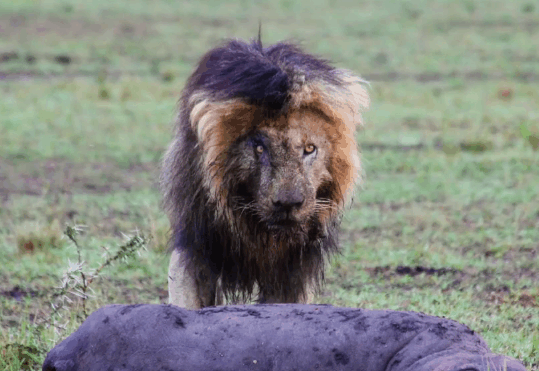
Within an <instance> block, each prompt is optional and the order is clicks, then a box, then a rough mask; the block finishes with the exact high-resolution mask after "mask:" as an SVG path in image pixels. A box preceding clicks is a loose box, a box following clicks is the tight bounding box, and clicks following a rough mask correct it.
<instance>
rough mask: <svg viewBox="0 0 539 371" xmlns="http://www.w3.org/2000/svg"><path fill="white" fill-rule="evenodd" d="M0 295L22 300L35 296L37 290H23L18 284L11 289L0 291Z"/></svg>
mask: <svg viewBox="0 0 539 371" xmlns="http://www.w3.org/2000/svg"><path fill="white" fill-rule="evenodd" d="M0 295H1V296H4V297H6V298H11V299H15V300H16V301H22V300H23V299H24V298H25V297H31V298H35V297H36V296H37V295H38V292H37V291H33V290H25V289H22V288H20V287H19V286H15V287H13V288H12V289H11V290H5V291H0Z"/></svg>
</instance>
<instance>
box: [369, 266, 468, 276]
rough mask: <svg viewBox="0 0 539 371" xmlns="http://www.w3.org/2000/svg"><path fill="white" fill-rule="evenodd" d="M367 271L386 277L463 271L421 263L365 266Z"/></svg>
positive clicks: (446, 273)
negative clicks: (422, 264) (394, 265)
mask: <svg viewBox="0 0 539 371" xmlns="http://www.w3.org/2000/svg"><path fill="white" fill-rule="evenodd" d="M365 270H366V271H367V272H369V273H370V274H372V275H383V276H384V277H390V276H412V277H415V276H417V275H420V274H425V275H426V276H444V275H448V274H456V273H462V272H461V271H459V270H458V269H454V268H432V267H424V266H421V265H418V266H415V267H409V266H404V265H399V266H397V267H390V266H388V265H386V266H383V267H381V266H378V267H373V268H365Z"/></svg>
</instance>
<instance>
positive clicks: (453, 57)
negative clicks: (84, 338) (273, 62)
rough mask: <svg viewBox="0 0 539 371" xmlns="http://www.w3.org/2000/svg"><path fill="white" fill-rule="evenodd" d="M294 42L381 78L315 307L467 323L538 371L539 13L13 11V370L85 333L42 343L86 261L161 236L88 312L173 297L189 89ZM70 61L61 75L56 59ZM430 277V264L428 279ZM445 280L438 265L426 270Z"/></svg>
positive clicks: (6, 328)
mask: <svg viewBox="0 0 539 371" xmlns="http://www.w3.org/2000/svg"><path fill="white" fill-rule="evenodd" d="M259 20H260V21H261V22H262V33H263V39H264V42H265V43H267V44H269V43H273V42H276V41H278V40H282V39H295V40H300V41H302V42H303V45H304V47H305V48H306V49H307V50H308V51H310V52H312V53H316V54H319V55H323V56H325V57H327V58H330V59H332V60H334V61H335V62H336V64H337V65H338V66H341V67H346V68H349V69H352V70H354V71H356V72H358V73H360V74H362V75H363V76H365V77H366V78H367V79H369V80H370V81H371V88H370V92H371V96H372V101H373V104H372V108H371V110H370V111H369V112H368V113H367V114H366V115H365V118H366V125H365V128H364V129H363V130H361V131H360V132H358V139H359V142H360V145H361V148H362V156H363V172H364V177H363V178H364V182H363V184H362V185H361V186H360V187H358V192H357V194H356V197H355V202H354V204H353V206H352V207H351V208H350V209H349V210H348V211H347V213H346V215H345V219H344V222H343V227H342V229H343V234H342V243H341V244H342V248H343V254H342V255H341V256H339V257H337V258H336V259H334V261H333V262H332V265H331V268H330V271H329V274H328V277H327V284H326V286H325V288H324V290H323V292H322V293H321V294H320V296H319V297H318V301H320V302H324V303H331V304H335V305H345V306H354V307H364V308H370V309H378V308H391V309H396V310H414V311H422V312H426V313H429V314H433V315H438V316H446V317H450V318H453V319H456V320H458V321H461V322H463V323H465V324H467V325H468V326H470V327H471V328H472V329H474V330H476V331H477V332H479V333H481V334H482V335H483V336H484V337H485V339H486V340H487V342H488V344H489V345H490V347H491V348H492V350H493V351H495V352H500V353H504V354H508V355H511V356H514V357H516V358H519V359H521V360H523V361H524V362H525V364H526V366H527V367H528V369H530V370H539V199H538V197H537V194H538V191H537V190H538V189H539V186H538V184H539V151H538V147H539V108H538V107H539V90H538V88H537V87H538V85H537V84H538V81H539V64H538V63H537V61H538V60H539V54H538V51H537V48H536V47H535V45H536V41H537V40H538V39H539V6H537V5H535V3H534V2H533V1H529V0H527V1H526V0H525V1H513V2H508V1H501V0H490V1H479V0H475V1H474V0H463V1H447V0H445V1H444V0H437V1H426V0H409V1H400V2H393V1H390V0H380V1H377V2H358V1H345V0H333V1H330V0H328V1H322V0H316V1H315V2H314V3H313V2H300V1H297V0H282V1H271V2H269V1H256V2H253V1H235V2H229V3H226V4H224V3H222V2H219V1H213V0H212V1H204V2H194V1H184V2H181V4H180V3H178V2H173V1H165V0H161V1H154V2H151V3H150V2H148V1H143V0H134V1H123V0H122V1H114V2H110V1H90V2H75V1H65V0H62V1H60V0H42V1H33V0H26V1H22V0H21V1H12V2H3V3H2V4H0V97H1V99H0V252H1V254H0V325H1V327H2V330H1V331H0V354H1V356H0V369H6V370H19V369H25V368H30V369H38V368H39V364H40V363H41V362H42V361H43V358H44V356H45V354H46V351H48V350H49V349H50V348H51V347H52V346H53V345H54V344H55V343H57V342H58V341H60V340H61V339H62V338H63V337H65V336H66V335H67V334H69V333H70V332H71V331H73V330H74V329H75V328H76V327H77V326H78V325H79V324H80V322H81V319H82V318H81V313H82V307H81V302H80V301H77V300H75V301H74V302H73V303H71V304H69V305H67V306H66V308H67V309H68V310H66V311H62V312H61V314H62V317H61V318H56V320H55V322H54V323H55V324H56V325H59V324H62V325H65V328H63V329H60V328H57V327H54V326H52V327H49V328H36V326H35V323H39V322H40V321H43V319H44V318H47V316H49V315H50V313H51V308H50V303H51V301H54V298H53V297H52V296H53V294H54V292H56V290H57V289H56V287H58V286H59V284H60V281H61V279H62V276H63V275H64V272H65V271H66V269H67V267H68V266H69V264H70V263H69V262H76V261H77V259H78V254H77V250H76V249H75V248H74V247H73V244H72V243H70V242H69V241H68V240H67V239H66V238H65V237H62V236H63V234H62V231H63V230H64V228H65V225H66V224H69V225H75V224H82V225H85V226H86V228H85V229H84V233H83V234H82V235H81V236H80V237H79V241H80V244H81V246H82V247H83V248H82V251H81V258H82V259H83V260H84V261H85V262H86V264H87V269H88V270H91V269H95V268H96V267H98V266H99V265H100V264H101V262H102V257H101V256H102V254H103V252H104V249H103V246H105V247H108V248H109V249H110V250H114V249H115V248H116V247H117V246H118V245H119V244H121V243H122V241H123V237H122V236H123V235H122V234H123V233H128V234H129V233H133V231H137V230H138V231H140V232H141V233H143V234H145V235H148V236H152V237H153V238H152V240H151V241H150V242H149V244H148V249H147V250H146V251H143V252H141V255H140V257H135V258H132V259H129V260H128V261H126V262H123V263H117V264H115V265H113V266H111V267H108V268H106V270H104V271H103V272H102V274H101V276H100V278H99V279H97V280H96V281H94V282H93V283H92V286H91V287H92V288H93V290H94V292H93V296H92V297H91V298H90V299H89V300H88V302H87V305H88V309H89V310H93V309H95V308H98V307H100V306H102V305H105V304H109V303H137V302H145V303H161V302H164V301H165V300H166V295H167V294H166V271H167V265H168V258H167V256H166V254H165V252H164V249H165V247H164V246H165V244H166V239H167V231H168V221H167V219H166V217H165V216H164V213H163V211H162V210H161V208H160V195H159V192H158V190H157V176H158V167H159V159H160V157H161V156H162V153H163V151H164V149H165V148H166V146H167V144H168V142H169V141H170V139H171V135H172V130H171V122H172V121H173V119H174V115H175V108H176V102H177V99H178V97H179V93H180V91H181V88H182V86H183V83H184V81H185V79H186V78H187V76H188V74H189V72H190V71H191V69H192V68H193V66H194V64H195V63H196V61H197V59H198V58H199V57H200V56H201V55H202V54H203V53H204V52H205V51H206V50H207V49H208V48H210V47H212V46H214V45H215V44H216V43H218V42H220V41H221V40H223V39H224V38H226V37H241V38H250V37H253V36H255V35H256V33H257V32H258V22H259ZM62 58H63V60H64V61H67V59H68V62H69V63H63V64H62V63H59V60H62ZM416 267H423V268H425V269H426V272H422V273H420V272H419V271H418V270H416ZM428 268H433V269H431V270H429V269H428Z"/></svg>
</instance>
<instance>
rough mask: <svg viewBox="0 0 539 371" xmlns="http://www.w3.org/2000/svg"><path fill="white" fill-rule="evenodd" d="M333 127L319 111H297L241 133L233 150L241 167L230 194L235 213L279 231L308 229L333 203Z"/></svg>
mask: <svg viewBox="0 0 539 371" xmlns="http://www.w3.org/2000/svg"><path fill="white" fill-rule="evenodd" d="M328 125H329V123H328V122H326V120H325V119H324V118H323V117H322V116H321V115H320V114H316V113H315V112H313V111H310V110H296V111H294V112H291V113H290V114H288V115H285V116H283V117H280V118H277V119H273V120H269V119H268V120H265V121H264V122H263V123H261V124H260V125H257V127H256V129H255V130H253V131H252V132H249V133H248V134H247V135H245V136H244V137H242V138H241V139H240V140H239V142H238V144H237V147H236V149H235V150H233V151H232V153H231V156H232V157H233V158H234V161H235V162H236V163H237V164H239V165H241V166H238V167H236V169H235V170H236V174H235V179H234V180H235V187H232V188H233V189H234V191H233V192H232V193H231V194H229V197H231V201H232V204H233V205H232V207H233V208H234V209H235V210H236V213H235V214H236V215H237V214H238V213H239V214H240V215H242V216H245V217H247V218H254V219H255V221H257V222H258V223H259V224H262V225H263V226H264V227H266V228H267V230H268V231H274V232H275V233H279V234H282V233H283V232H284V233H286V232H287V231H288V232H297V231H304V232H306V231H307V230H308V229H309V223H312V222H314V221H317V219H319V217H321V216H322V215H324V214H326V212H327V211H328V210H330V209H331V208H332V207H333V206H334V202H333V200H331V199H330V194H329V187H330V184H331V181H332V176H331V174H330V171H329V166H330V153H331V151H332V148H331V143H330V141H329V140H328V138H327V133H328V130H327V126H328ZM238 157H240V158H238ZM234 180H233V181H234Z"/></svg>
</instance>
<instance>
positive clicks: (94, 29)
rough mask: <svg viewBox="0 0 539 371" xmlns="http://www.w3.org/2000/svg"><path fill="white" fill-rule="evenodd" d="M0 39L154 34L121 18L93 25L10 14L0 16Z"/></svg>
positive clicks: (146, 24)
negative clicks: (120, 19) (0, 37)
mask: <svg viewBox="0 0 539 371" xmlns="http://www.w3.org/2000/svg"><path fill="white" fill-rule="evenodd" d="M0 25H1V26H0V36H2V37H4V38H11V39H13V38H14V39H18V38H23V37H24V38H27V37H28V36H36V37H43V36H47V35H54V36H60V37H62V39H80V38H83V37H85V36H94V37H95V36H99V35H107V34H110V33H111V32H112V33H114V35H115V36H116V37H124V38H144V37H148V36H150V35H152V34H154V33H155V32H154V31H153V29H152V27H151V25H150V23H149V22H144V21H143V20H140V19H136V20H135V19H133V20H129V19H122V21H118V19H117V18H113V17H102V18H101V19H100V22H99V23H97V22H91V21H89V20H87V19H81V18H71V17H70V18H69V19H68V18H64V17H60V16H49V17H39V16H30V15H9V16H2V17H0Z"/></svg>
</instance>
